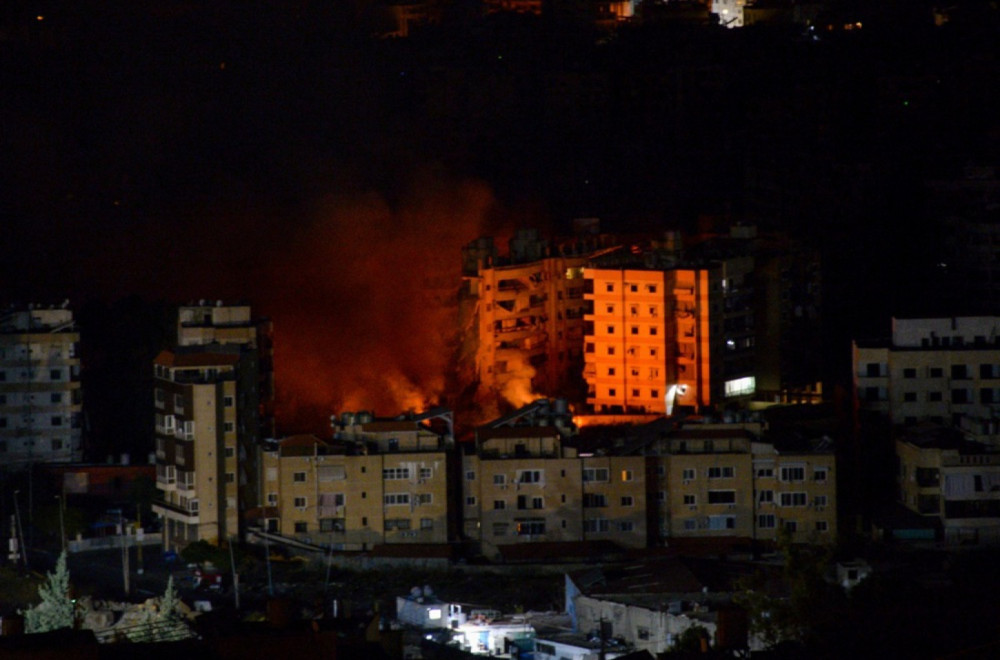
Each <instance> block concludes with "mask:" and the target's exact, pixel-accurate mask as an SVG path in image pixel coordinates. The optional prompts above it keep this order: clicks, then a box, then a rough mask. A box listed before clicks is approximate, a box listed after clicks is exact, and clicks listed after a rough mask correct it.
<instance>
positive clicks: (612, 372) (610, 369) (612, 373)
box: [608, 367, 615, 376]
mask: <svg viewBox="0 0 1000 660" xmlns="http://www.w3.org/2000/svg"><path fill="white" fill-rule="evenodd" d="M608 375H609V376H614V375H615V368H614V367H608Z"/></svg>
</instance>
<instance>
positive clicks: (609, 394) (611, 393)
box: [608, 387, 618, 396]
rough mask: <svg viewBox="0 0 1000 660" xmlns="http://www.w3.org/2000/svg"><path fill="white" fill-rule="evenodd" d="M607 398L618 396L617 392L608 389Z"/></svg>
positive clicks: (613, 389)
mask: <svg viewBox="0 0 1000 660" xmlns="http://www.w3.org/2000/svg"><path fill="white" fill-rule="evenodd" d="M608 396H618V390H616V389H615V388H613V387H611V388H608Z"/></svg>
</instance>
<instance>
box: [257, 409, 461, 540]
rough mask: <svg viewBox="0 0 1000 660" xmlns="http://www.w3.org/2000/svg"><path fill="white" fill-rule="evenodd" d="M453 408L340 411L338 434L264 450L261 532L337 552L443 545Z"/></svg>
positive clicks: (448, 534) (449, 529)
mask: <svg viewBox="0 0 1000 660" xmlns="http://www.w3.org/2000/svg"><path fill="white" fill-rule="evenodd" d="M450 425H451V414H450V412H447V411H442V410H438V411H431V412H428V413H424V414H422V415H419V416H408V417H404V418H402V419H392V420H382V419H375V418H374V417H373V416H372V415H371V414H369V413H364V412H362V413H344V414H343V415H341V417H340V418H339V420H337V421H336V422H335V425H334V429H335V438H334V439H333V440H331V441H325V440H320V439H319V438H316V437H315V436H308V435H299V436H292V437H289V438H285V439H283V440H281V441H280V442H277V443H274V444H273V445H271V446H269V447H268V449H267V450H266V451H265V452H264V454H263V473H264V479H263V489H264V503H265V506H264V507H262V508H261V509H259V510H258V512H257V514H256V515H257V517H258V519H259V522H260V523H261V526H262V527H263V529H264V531H269V532H273V533H276V534H280V535H281V536H284V537H287V538H293V539H295V540H296V541H299V542H301V543H305V544H309V545H315V546H322V547H326V548H331V549H334V550H370V549H372V548H373V547H375V546H376V545H381V544H399V543H410V544H413V543H434V544H443V543H447V542H448V541H449V540H451V538H452V537H453V523H452V521H451V520H450V518H449V511H451V510H452V509H453V507H452V505H451V502H450V500H451V499H452V496H451V492H452V491H451V486H450V484H451V479H449V474H448V465H449V464H448V456H449V453H450V452H451V451H452V449H453V447H452V445H453V442H452V436H451V430H450Z"/></svg>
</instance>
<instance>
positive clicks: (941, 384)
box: [853, 316, 1000, 442]
mask: <svg viewBox="0 0 1000 660" xmlns="http://www.w3.org/2000/svg"><path fill="white" fill-rule="evenodd" d="M853 363H854V364H853V372H854V383H855V393H856V396H857V399H858V405H859V407H860V408H861V409H864V410H870V411H875V412H878V413H881V414H883V415H885V416H887V417H888V418H889V419H890V421H891V422H892V423H893V424H902V425H906V426H912V425H914V424H917V423H919V422H934V423H938V424H949V425H951V426H954V427H955V428H959V429H961V430H962V431H964V432H965V433H966V434H967V435H968V436H970V437H971V438H973V439H976V440H979V441H982V442H995V441H996V440H997V439H998V438H1000V317H996V316H974V317H951V318H923V319H893V321H892V336H891V338H890V339H889V340H888V341H883V342H855V343H854V347H853Z"/></svg>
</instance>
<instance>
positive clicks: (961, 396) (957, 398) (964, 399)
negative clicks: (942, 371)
mask: <svg viewBox="0 0 1000 660" xmlns="http://www.w3.org/2000/svg"><path fill="white" fill-rule="evenodd" d="M951 402H952V403H971V402H972V397H971V396H969V390H967V389H964V388H963V389H954V390H952V391H951Z"/></svg>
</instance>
